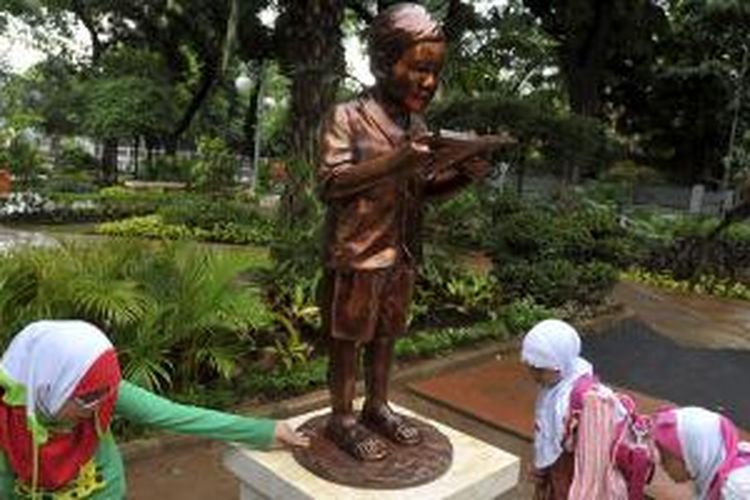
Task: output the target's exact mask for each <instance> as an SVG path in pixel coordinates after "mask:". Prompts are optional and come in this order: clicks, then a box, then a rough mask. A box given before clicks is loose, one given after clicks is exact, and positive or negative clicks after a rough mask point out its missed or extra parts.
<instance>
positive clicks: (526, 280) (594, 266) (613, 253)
mask: <svg viewBox="0 0 750 500" xmlns="http://www.w3.org/2000/svg"><path fill="white" fill-rule="evenodd" d="M500 203H502V204H504V202H503V201H500ZM493 214H495V217H496V218H495V220H494V221H493V222H492V225H491V228H492V229H491V235H492V239H491V242H490V247H491V254H492V259H493V262H494V264H495V269H494V272H495V274H496V276H497V280H498V282H499V283H500V284H501V286H502V289H503V293H504V294H505V296H506V298H511V299H513V298H515V299H520V298H523V297H526V296H531V297H532V298H533V299H534V300H535V301H536V302H537V303H539V304H543V305H546V306H561V305H563V304H565V303H567V302H569V301H573V302H577V303H579V304H589V303H591V304H596V303H599V302H601V301H602V300H603V299H604V297H605V296H606V294H607V293H608V291H609V290H610V289H611V287H612V286H613V285H614V283H615V281H616V278H617V272H616V269H617V268H618V267H619V268H621V267H624V266H627V265H629V264H630V263H631V262H632V261H633V259H634V258H635V256H636V253H635V249H634V246H633V244H632V242H630V241H629V239H628V235H627V233H626V232H625V230H624V229H622V228H621V227H620V225H619V224H618V222H617V217H616V215H615V213H614V212H613V211H611V210H610V209H608V208H606V207H601V206H594V205H591V206H587V205H580V206H576V207H565V208H564V209H563V208H561V207H559V206H554V205H553V206H549V207H544V206H534V207H530V206H528V207H525V208H523V209H521V210H518V211H515V212H512V213H502V212H500V211H498V210H495V211H494V212H493Z"/></svg>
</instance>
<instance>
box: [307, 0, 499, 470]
mask: <svg viewBox="0 0 750 500" xmlns="http://www.w3.org/2000/svg"><path fill="white" fill-rule="evenodd" d="M445 52H446V41H445V37H444V35H443V32H442V30H441V28H440V26H439V25H438V24H437V23H436V22H435V21H434V20H433V19H432V17H431V16H430V15H429V14H428V13H427V11H426V10H425V9H424V8H423V7H421V6H419V5H416V4H398V5H395V6H393V7H391V8H389V9H387V10H385V11H383V12H382V13H381V14H379V15H378V16H377V17H376V18H375V20H374V21H373V23H372V25H371V28H370V33H369V54H370V57H371V67H372V70H373V74H374V75H375V77H376V84H375V86H374V88H372V89H369V91H368V92H366V93H365V94H364V95H363V96H361V97H359V98H357V99H354V100H352V101H350V102H347V103H344V104H339V105H337V106H335V108H334V109H333V110H332V112H331V113H330V115H329V116H328V118H327V120H326V122H325V124H324V128H323V135H322V141H321V159H320V163H319V165H318V169H317V179H318V183H319V188H320V193H321V197H322V199H323V201H324V202H325V204H326V205H327V214H326V227H325V233H324V234H325V236H324V238H325V242H324V244H325V252H324V254H325V255H324V259H325V262H324V266H325V277H324V280H323V294H322V308H321V309H322V313H323V327H324V330H325V332H326V334H327V335H328V336H329V337H330V361H329V362H330V365H329V373H328V378H329V389H330V394H331V400H332V403H331V405H332V414H331V417H330V419H329V420H328V423H327V425H326V435H327V437H328V438H329V439H330V440H332V441H333V442H334V443H335V444H336V445H337V446H338V447H339V448H340V449H343V450H345V451H346V452H348V453H349V454H351V455H352V456H354V457H355V458H357V459H359V460H363V461H374V460H380V459H382V458H384V457H385V456H386V455H387V446H386V445H385V442H384V441H383V437H385V438H387V439H389V440H391V441H394V442H396V443H398V444H401V445H416V444H418V443H420V440H421V435H420V432H419V430H418V429H417V428H416V427H415V426H414V425H412V424H411V423H409V421H408V420H406V419H405V418H404V417H402V416H401V415H399V414H397V413H395V412H394V411H393V410H392V409H391V408H390V407H389V405H388V381H389V375H390V370H391V364H392V360H393V347H394V342H395V339H396V337H397V336H399V335H401V334H403V333H405V331H406V322H407V311H408V307H409V303H410V301H411V295H412V290H413V287H414V278H415V267H416V266H417V263H418V261H419V258H420V251H421V250H420V241H419V239H420V237H419V236H420V235H419V233H420V219H421V216H422V210H423V202H424V200H425V199H426V198H430V197H433V196H437V195H443V194H447V193H450V192H452V191H455V190H457V189H459V188H461V187H463V186H466V185H467V184H469V183H470V182H471V181H472V180H473V179H477V178H481V177H483V176H484V175H485V174H486V172H487V171H488V168H489V162H488V161H487V160H486V159H485V158H484V157H482V156H481V155H478V154H476V153H478V152H479V150H474V151H470V152H468V153H465V154H464V155H463V157H462V158H461V161H460V162H456V161H452V162H450V163H448V164H447V165H446V164H445V163H446V162H443V165H442V167H441V168H438V165H439V163H440V161H439V158H440V141H439V140H437V139H436V138H435V137H434V136H431V135H430V134H429V133H428V129H427V126H426V124H425V122H424V120H423V117H422V113H423V111H424V110H425V108H426V107H427V105H428V104H429V102H430V101H431V100H432V97H433V95H434V94H435V91H436V89H437V86H438V78H439V74H440V71H441V69H442V66H443V59H444V56H445ZM454 160H455V158H454ZM362 348H364V373H365V387H366V396H365V402H364V406H363V409H362V413H361V415H360V416H359V418H357V416H356V415H355V413H354V410H353V408H352V400H353V399H354V396H355V381H356V374H357V369H358V363H359V355H360V351H361V349H362Z"/></svg>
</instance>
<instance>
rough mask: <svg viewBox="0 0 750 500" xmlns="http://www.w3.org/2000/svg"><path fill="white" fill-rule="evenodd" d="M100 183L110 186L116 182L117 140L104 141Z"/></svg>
mask: <svg viewBox="0 0 750 500" xmlns="http://www.w3.org/2000/svg"><path fill="white" fill-rule="evenodd" d="M101 165H102V183H103V184H104V185H105V186H111V185H112V184H115V183H116V182H117V139H104V147H103V149H102V159H101Z"/></svg>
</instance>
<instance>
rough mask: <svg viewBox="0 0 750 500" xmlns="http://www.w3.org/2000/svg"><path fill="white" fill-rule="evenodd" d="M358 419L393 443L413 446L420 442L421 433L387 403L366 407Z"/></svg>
mask: <svg viewBox="0 0 750 500" xmlns="http://www.w3.org/2000/svg"><path fill="white" fill-rule="evenodd" d="M360 421H361V422H362V423H363V424H364V425H365V426H367V427H368V428H369V429H372V430H373V431H375V432H377V433H378V434H380V435H381V436H385V437H387V438H388V439H390V440H391V441H394V442H395V443H398V444H402V445H406V446H414V445H417V444H419V443H421V442H422V434H421V433H420V432H419V429H417V428H416V427H415V426H413V425H412V424H411V423H409V421H408V420H407V419H405V418H404V417H403V416H401V415H399V414H398V413H396V412H394V411H393V410H391V408H390V407H389V406H388V405H387V404H384V405H381V406H380V407H378V408H367V407H365V409H364V410H363V411H362V416H361V417H360Z"/></svg>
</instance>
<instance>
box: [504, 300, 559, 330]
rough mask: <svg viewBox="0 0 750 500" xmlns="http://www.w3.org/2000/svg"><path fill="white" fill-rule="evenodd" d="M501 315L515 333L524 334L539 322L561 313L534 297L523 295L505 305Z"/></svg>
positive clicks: (509, 328) (506, 324)
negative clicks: (541, 303) (540, 302)
mask: <svg viewBox="0 0 750 500" xmlns="http://www.w3.org/2000/svg"><path fill="white" fill-rule="evenodd" d="M500 317H501V318H502V320H503V321H504V322H505V326H506V327H507V328H508V330H509V331H510V332H511V333H512V334H513V335H523V334H525V333H526V332H527V331H529V329H531V327H532V326H534V325H535V324H537V323H538V322H540V321H542V320H545V319H550V318H559V317H560V315H559V313H558V311H557V310H555V309H550V308H548V307H545V306H543V305H540V304H538V303H536V302H535V301H534V299H533V298H532V297H523V298H521V299H517V300H514V301H512V302H511V303H510V304H507V305H506V306H504V307H503V309H502V311H501V312H500Z"/></svg>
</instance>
